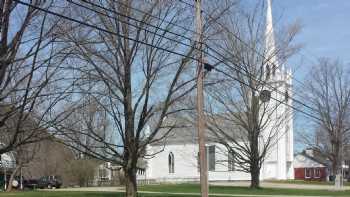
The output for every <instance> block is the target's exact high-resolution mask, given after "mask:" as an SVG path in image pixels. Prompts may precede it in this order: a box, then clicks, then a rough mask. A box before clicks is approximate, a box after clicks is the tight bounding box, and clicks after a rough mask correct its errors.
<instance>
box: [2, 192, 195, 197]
mask: <svg viewBox="0 0 350 197" xmlns="http://www.w3.org/2000/svg"><path fill="white" fill-rule="evenodd" d="M0 197H124V194H123V193H115V192H65V191H64V192H63V191H62V192H60V191H54V192H52V191H36V192H10V193H7V192H0ZM139 197H179V195H167V194H139ZM185 197H192V196H191V195H188V196H185Z"/></svg>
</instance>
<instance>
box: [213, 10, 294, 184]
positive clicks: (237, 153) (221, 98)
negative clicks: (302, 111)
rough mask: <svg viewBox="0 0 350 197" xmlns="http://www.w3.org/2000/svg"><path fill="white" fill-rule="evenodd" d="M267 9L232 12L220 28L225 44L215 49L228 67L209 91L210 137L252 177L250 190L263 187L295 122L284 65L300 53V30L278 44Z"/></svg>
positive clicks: (219, 68)
mask: <svg viewBox="0 0 350 197" xmlns="http://www.w3.org/2000/svg"><path fill="white" fill-rule="evenodd" d="M265 9H266V7H265V4H264V3H262V4H260V3H259V4H257V6H256V7H255V9H254V10H253V14H251V13H250V12H246V11H244V10H243V11H242V12H241V13H243V14H237V12H233V13H234V14H232V15H230V16H228V17H227V18H225V19H224V21H223V22H222V24H223V25H221V26H219V28H222V29H223V31H222V32H223V33H222V34H221V35H220V36H221V43H220V44H217V45H213V48H215V49H216V50H217V51H220V52H222V54H225V56H223V57H220V59H223V62H224V65H223V66H220V67H218V69H217V70H218V71H219V73H218V74H217V75H215V76H214V75H213V77H214V78H215V80H218V79H221V80H220V83H218V84H216V85H214V86H210V87H209V88H208V91H207V92H208V96H209V97H210V99H208V100H209V102H208V107H207V118H208V129H209V130H210V131H211V132H210V133H212V134H213V135H212V136H210V137H212V138H213V139H215V140H216V141H217V142H218V143H220V144H222V145H224V146H225V147H226V148H227V155H230V156H231V157H230V160H232V162H234V163H235V164H236V165H237V167H236V170H239V171H244V172H247V173H250V175H251V185H250V186H251V187H252V188H258V187H259V186H260V170H261V168H262V165H263V163H264V161H265V160H266V159H267V158H269V157H270V155H272V154H275V153H272V152H271V151H272V148H273V147H276V144H277V143H278V142H279V140H280V139H281V138H283V137H285V136H286V135H289V132H288V131H289V130H290V128H292V123H291V119H292V118H293V117H292V110H291V108H290V107H289V106H290V105H291V104H292V100H291V99H290V96H291V95H292V94H291V73H288V71H287V70H285V69H284V68H283V66H282V64H283V63H284V61H285V60H286V59H287V58H288V57H289V56H290V55H291V54H293V51H294V50H295V49H296V48H295V46H292V41H293V38H294V36H295V35H296V33H297V32H298V26H297V25H291V26H290V27H289V28H288V29H287V31H286V32H287V33H286V34H283V35H285V36H283V37H279V40H278V42H277V41H275V38H274V37H275V35H274V32H273V29H272V27H271V26H269V25H270V24H266V22H265V20H264V17H265ZM268 14H269V13H268ZM266 26H267V28H266ZM208 80H211V78H208ZM263 93H270V94H271V95H262V94H263ZM266 96H267V97H268V98H267V99H266V98H264V97H266ZM290 138H291V136H289V141H290ZM291 143H293V142H292V141H291ZM291 154H292V153H291ZM229 165H230V164H229Z"/></svg>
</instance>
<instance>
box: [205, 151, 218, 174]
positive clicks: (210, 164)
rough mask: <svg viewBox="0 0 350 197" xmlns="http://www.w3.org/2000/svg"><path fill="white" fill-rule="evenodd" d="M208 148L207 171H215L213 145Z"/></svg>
mask: <svg viewBox="0 0 350 197" xmlns="http://www.w3.org/2000/svg"><path fill="white" fill-rule="evenodd" d="M207 148H208V156H209V157H208V167H209V168H208V169H209V171H215V163H216V160H215V145H214V146H209V147H207Z"/></svg>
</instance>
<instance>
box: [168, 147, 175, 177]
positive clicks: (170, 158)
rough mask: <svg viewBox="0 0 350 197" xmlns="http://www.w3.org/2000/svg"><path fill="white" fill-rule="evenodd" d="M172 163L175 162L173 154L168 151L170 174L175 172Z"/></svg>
mask: <svg viewBox="0 0 350 197" xmlns="http://www.w3.org/2000/svg"><path fill="white" fill-rule="evenodd" d="M174 164H175V158H174V154H173V153H172V152H170V153H169V156H168V168H169V173H170V174H172V173H174V172H175V168H174Z"/></svg>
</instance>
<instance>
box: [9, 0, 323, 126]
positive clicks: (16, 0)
mask: <svg viewBox="0 0 350 197" xmlns="http://www.w3.org/2000/svg"><path fill="white" fill-rule="evenodd" d="M14 1H15V2H17V3H19V4H22V5H25V6H28V7H32V8H34V9H37V10H39V11H42V12H46V13H48V14H51V15H55V16H57V17H60V18H64V19H66V20H69V21H72V22H75V23H79V24H81V25H85V26H88V27H90V28H94V29H97V30H100V31H103V32H105V33H109V34H113V35H116V36H119V37H121V38H124V39H128V40H131V41H134V42H138V43H140V44H143V45H146V46H151V47H154V48H157V49H159V50H163V51H166V52H169V53H172V54H175V55H178V56H182V57H185V58H189V59H192V60H194V61H199V60H198V59H197V58H195V57H192V56H188V55H185V54H182V53H179V52H175V51H171V50H169V49H165V48H162V47H158V46H154V45H152V44H149V43H147V42H144V41H140V40H136V39H134V38H130V37H128V36H125V35H121V34H119V33H116V32H113V31H109V30H106V29H104V28H101V27H98V26H96V25H91V24H89V23H86V22H83V21H80V20H77V19H74V18H70V17H68V16H65V15H62V14H59V13H56V12H53V11H50V10H48V9H44V8H41V7H39V6H36V5H32V4H30V3H26V2H22V1H20V0H14ZM214 57H215V56H214ZM220 62H222V60H220ZM214 69H215V70H216V71H218V72H221V73H223V74H225V75H226V76H228V77H230V78H232V79H235V80H237V81H238V82H240V83H242V84H244V85H248V84H246V83H245V82H243V81H241V80H239V79H237V78H235V77H233V76H231V75H229V74H227V73H225V72H224V71H220V70H219V69H217V68H216V67H214ZM249 87H250V88H253V87H251V86H249ZM253 89H254V88H253ZM255 90H256V91H258V90H257V89H255ZM271 98H272V99H274V100H276V101H278V102H280V103H283V104H285V105H287V106H289V107H291V108H293V109H294V110H297V111H299V112H301V113H303V114H305V115H308V116H310V117H312V118H315V119H317V120H320V119H319V118H317V117H315V116H313V115H312V114H309V113H307V112H304V111H302V110H299V109H298V108H295V107H293V106H291V105H289V104H287V103H284V102H283V101H280V100H278V99H276V98H273V97H271Z"/></svg>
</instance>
